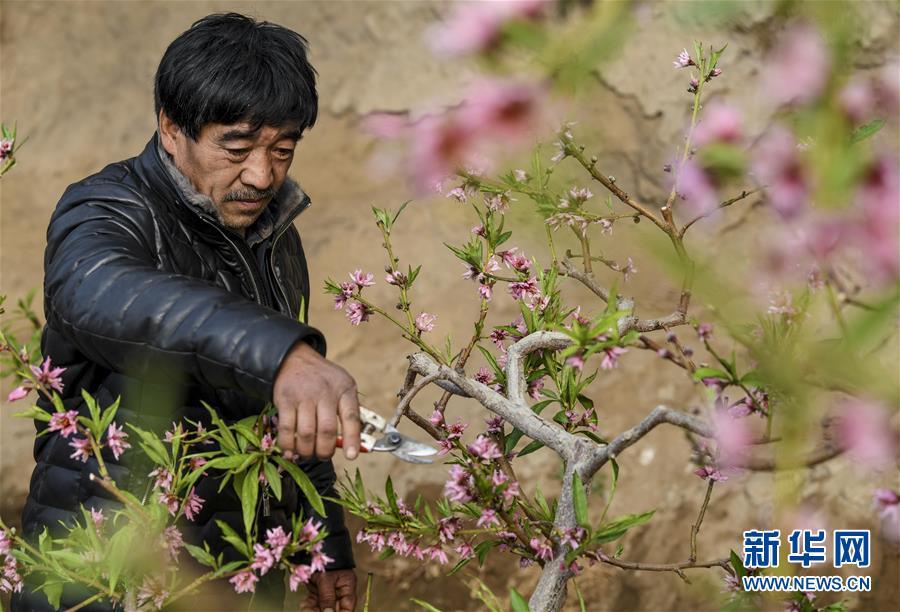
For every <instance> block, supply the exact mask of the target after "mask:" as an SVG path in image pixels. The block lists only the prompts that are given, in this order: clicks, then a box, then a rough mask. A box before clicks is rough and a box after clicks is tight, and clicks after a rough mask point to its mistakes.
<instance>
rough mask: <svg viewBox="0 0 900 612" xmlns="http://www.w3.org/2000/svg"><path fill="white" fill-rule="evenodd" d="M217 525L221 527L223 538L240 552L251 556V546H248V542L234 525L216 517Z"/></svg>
mask: <svg viewBox="0 0 900 612" xmlns="http://www.w3.org/2000/svg"><path fill="white" fill-rule="evenodd" d="M216 525H218V526H219V529H220V530H221V532H222V539H223V540H225V541H226V542H228V543H229V544H231V545H232V546H234V547H235V549H237V551H238V552H239V553H241V554H242V555H244V556H245V557H247V558H248V559H249V558H251V557H252V556H253V555H251V554H250V547H249V546H247V543H246V542H245V541H244V539H243V538H241V537H240V536H239V535H238V534H237V532H236V531H235V530H234V529H232V527H231V526H230V525H229V524H228V523H226V522H225V521H222V520H219V519H216Z"/></svg>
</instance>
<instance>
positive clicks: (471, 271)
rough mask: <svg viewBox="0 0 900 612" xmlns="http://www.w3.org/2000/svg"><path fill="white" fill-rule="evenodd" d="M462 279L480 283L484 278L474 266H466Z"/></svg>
mask: <svg viewBox="0 0 900 612" xmlns="http://www.w3.org/2000/svg"><path fill="white" fill-rule="evenodd" d="M462 277H463V278H464V279H466V280H472V279H473V278H474V279H475V280H478V281H481V280H482V279H483V278H484V275H483V274H482V273H481V270H479V269H478V268H476V267H475V266H470V265H468V264H466V271H465V272H463V275H462Z"/></svg>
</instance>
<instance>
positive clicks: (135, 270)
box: [13, 14, 360, 611]
mask: <svg viewBox="0 0 900 612" xmlns="http://www.w3.org/2000/svg"><path fill="white" fill-rule="evenodd" d="M155 103H156V113H157V117H158V125H159V130H158V132H157V134H155V135H154V136H153V138H152V139H151V140H150V142H149V143H148V144H147V146H146V148H145V149H144V151H143V153H141V154H140V155H139V156H137V157H136V158H132V159H128V160H125V161H122V162H119V163H116V164H112V165H110V166H108V167H106V168H105V169H103V170H102V171H101V172H99V173H98V174H95V175H93V176H91V177H89V178H86V179H84V180H82V181H80V182H78V183H76V184H74V185H72V186H70V187H69V189H68V190H67V191H66V193H65V194H64V195H63V197H62V199H61V200H60V202H59V204H58V205H57V208H56V210H55V212H54V214H53V216H52V218H51V220H50V226H49V229H48V232H47V249H46V253H45V281H44V304H45V312H46V316H47V324H46V327H45V329H44V333H43V338H42V346H41V349H42V354H43V355H44V356H49V357H50V358H51V359H52V360H53V365H54V366H61V367H65V368H66V370H65V373H64V375H63V383H64V392H63V400H64V403H65V406H66V409H67V410H70V409H76V410H79V411H82V412H84V411H86V408H85V406H84V404H83V401H82V400H81V390H82V389H85V390H87V391H88V392H90V393H91V394H92V395H93V396H94V397H95V398H96V399H97V400H98V401H99V403H100V405H101V406H106V405H109V404H110V403H112V401H114V400H115V398H116V397H118V396H120V395H121V397H122V401H121V408H120V410H119V412H118V416H117V420H118V421H119V422H120V423H122V424H124V423H132V424H134V425H137V426H139V427H144V428H148V429H152V430H155V431H158V432H161V431H162V430H164V429H165V428H166V427H167V426H169V423H170V422H171V421H173V420H174V421H182V420H183V419H190V420H193V421H201V422H207V423H208V415H207V414H206V411H205V409H203V408H202V407H201V402H206V403H208V404H209V405H211V406H213V407H215V408H216V409H217V410H218V411H219V413H220V415H221V416H222V418H223V419H225V420H226V422H228V421H236V420H238V419H241V418H244V417H246V416H248V415H255V414H260V413H261V412H262V410H263V409H264V407H265V405H266V402H268V401H272V402H273V403H274V404H275V406H276V407H277V409H278V417H279V420H278V445H279V446H280V448H281V449H283V450H284V451H285V456H286V457H288V458H295V457H298V458H300V459H303V461H302V462H301V463H300V465H301V467H302V468H303V469H304V470H305V471H306V472H307V473H308V474H309V476H310V478H311V479H312V480H313V482H314V484H315V485H316V486H317V488H318V489H319V491H320V492H321V493H322V494H323V495H332V496H333V495H334V494H335V493H334V490H333V483H334V478H335V476H334V468H333V466H332V464H331V461H330V457H331V456H332V455H333V453H334V449H335V440H336V432H337V431H338V425H340V429H341V430H342V434H343V437H344V445H343V448H344V452H345V455H346V456H347V458H349V459H353V458H355V456H356V454H357V452H358V448H359V427H360V424H359V416H358V414H359V406H358V399H357V393H356V384H355V382H354V380H353V378H352V377H351V376H350V375H349V374H348V373H347V372H346V371H345V370H344V369H342V368H341V367H340V366H338V365H336V364H334V363H332V362H330V361H327V360H326V359H325V358H324V354H325V339H324V338H323V336H322V334H321V333H320V332H319V331H318V330H316V329H314V328H312V327H310V326H308V325H305V324H304V323H301V322H298V319H299V320H301V321H305V320H306V315H307V311H308V304H309V291H310V288H309V278H308V272H307V267H306V261H305V258H304V255H303V248H302V245H301V242H300V236H299V234H298V232H297V230H296V229H295V228H294V226H293V220H294V219H295V217H296V216H297V215H298V214H300V213H301V212H302V211H303V210H304V209H305V208H306V207H307V206H308V205H309V198H308V197H307V196H306V195H305V194H304V193H303V191H302V190H301V189H300V187H299V186H298V185H297V183H295V182H294V181H292V180H291V179H289V178H288V177H287V172H288V169H289V168H290V166H291V162H292V159H293V155H294V149H295V147H296V145H297V143H298V141H299V140H300V138H301V136H302V134H303V132H304V130H306V129H308V128H310V127H312V126H313V125H314V123H315V120H316V114H317V104H318V97H317V93H316V88H315V70H314V69H313V68H312V66H310V64H309V62H308V60H307V45H306V40H305V39H304V38H303V37H302V36H300V35H299V34H297V33H295V32H292V31H290V30H287V29H285V28H283V27H281V26H277V25H274V24H270V23H266V22H256V21H254V20H252V19H250V18H247V17H244V16H241V15H237V14H227V15H211V16H209V17H206V18H204V19H201V20H199V21H197V22H196V23H194V25H193V26H192V27H191V28H190V29H189V30H188V31H186V32H184V33H183V34H182V35H181V36H179V37H178V38H177V39H176V40H175V41H174V42H173V43H172V44H171V45H170V46H169V48H168V49H167V50H166V52H165V54H164V56H163V58H162V61H161V62H160V65H159V68H158V70H157V73H156V80H155ZM39 403H42V405H43V406H44V407H45V408H48V409H52V408H51V407H50V405H49V403H48V402H46V401H45V400H43V399H41V401H40V402H39ZM36 425H37V427H38V429H39V430H43V428H44V426H45V424H43V423H36ZM135 454H136V452H135V451H131V452H130V453H126V455H123V457H122V461H116V460H115V458H114V457H113V456H112V455H110V456H108V457H107V456H106V454H105V453H104V459H105V462H106V465H107V466H108V468H109V470H110V473H111V475H112V476H113V478H115V480H116V481H117V483H119V485H120V486H124V487H127V488H129V489H131V490H135V491H138V490H144V491H145V490H146V488H145V483H146V476H147V469H146V466H140V465H131V464H128V463H125V460H126V456H128V455H131V456H134V455H135ZM34 455H35V460H36V462H37V466H36V468H35V470H34V474H33V476H32V479H31V488H30V492H29V496H28V500H27V502H26V506H25V510H24V513H23V521H22V522H23V528H24V530H25V533H26V534H28V535H30V536H35V535H36V534H38V533H40V531H41V530H43V529H44V527H47V528H49V529H50V530H51V531H53V532H56V531H58V530H59V522H60V521H63V522H67V523H71V522H72V521H74V520H75V519H76V517H77V516H78V514H77V512H78V508H79V506H82V505H83V506H85V507H88V508H91V507H94V508H98V509H99V508H103V507H109V506H110V504H112V502H111V501H110V496H109V495H108V494H107V493H106V492H105V491H104V490H103V489H102V488H100V487H99V486H97V484H96V483H94V482H91V480H90V479H89V475H90V474H91V473H94V474H96V473H97V471H98V470H97V462H96V459H95V458H93V457H91V458H90V459H89V460H87V461H86V462H82V461H79V458H78V457H75V456H73V453H72V449H71V448H70V446H69V444H68V440H66V439H64V438H62V437H61V436H60V435H59V432H53V433H49V434H48V435H43V436H41V437H38V438H37V439H36V441H35V448H34ZM218 484H219V481H218V479H216V478H214V477H207V478H204V479H201V481H199V482H198V485H197V494H198V495H199V497H201V498H202V499H203V500H204V504H203V509H202V510H201V512H200V514H199V515H198V516H197V517H196V520H195V522H194V523H192V524H190V525H188V526H187V527H188V528H189V531H188V532H187V533H186V539H188V540H194V541H195V542H200V541H202V540H206V541H207V542H209V544H210V546H211V548H212V550H213V552H214V554H217V553H218V551H221V550H223V549H225V546H224V543H223V542H222V541H221V539H220V538H219V531H218V527H217V526H216V524H215V520H216V519H222V520H226V521H227V522H229V523H231V524H233V525H235V526H236V527H238V528H240V500H239V499H237V497H236V496H235V494H234V492H233V490H232V488H231V487H230V486H227V487H225V488H224V489H223V490H222V492H221V493H220V492H219V491H218V488H219V487H218ZM284 487H285V490H284V493H283V496H282V500H281V502H280V503H276V501H275V500H274V499H273V500H272V502H271V508H270V509H268V511H267V512H266V513H265V514H267V515H268V516H263V517H260V518H259V520H260V525H264V526H267V527H271V526H274V525H278V524H281V525H285V526H286V527H289V517H290V515H291V514H292V513H296V512H297V511H299V510H301V509H302V510H303V511H304V515H305V516H309V515H310V512H311V509H310V508H309V505H308V503H305V500H303V499H302V495H300V494H299V492H298V489H297V488H296V486H294V485H293V482H292V481H290V479H285V481H284ZM326 510H327V512H326V514H327V516H326V517H321V518H322V519H323V520H324V522H325V527H326V529H327V530H328V532H329V533H330V535H329V537H328V538H327V539H326V541H325V547H324V552H325V553H326V554H327V555H328V556H329V557H332V558H333V559H334V560H333V561H332V562H331V563H330V565H329V566H327V570H328V571H327V572H325V573H324V574H323V573H319V574H317V575H314V576H315V577H314V579H313V581H312V583H311V584H310V585H309V586H310V588H309V591H310V597H309V599H308V601H307V603H308V604H309V605H310V606H311V607H312V608H313V609H319V610H335V611H336V610H352V609H353V608H354V607H355V601H356V597H355V588H356V578H355V575H354V572H353V567H354V564H353V556H352V551H351V548H350V540H349V537H348V533H347V530H346V528H345V527H344V524H343V516H342V512H341V509H340V507H339V506H337V505H335V504H333V503H326ZM233 552H234V551H233V550H232V551H231V553H233ZM273 575H274V573H273ZM266 582H267V583H268V584H267V585H266V586H267V589H265V588H263V587H264V583H266ZM227 588H229V585H227V584H223V585H220V586H219V588H218V590H219V591H221V590H223V589H227ZM262 591H267V592H262ZM81 595H83V593H81V594H79V593H75V592H74V591H68V590H67V591H66V592H64V596H63V602H62V604H63V606H64V607H68V606H71V605H74V604H75V603H78V602H79V601H81V599H83V598H84V597H82V596H81ZM283 597H284V585H283V582H281V581H279V580H277V579H270V578H268V577H266V579H265V580H262V581H260V583H259V585H257V593H256V594H255V601H257V602H259V601H263V602H264V605H266V606H271V607H268V608H262V609H272V607H276V608H277V609H280V607H278V603H280V600H282V599H283ZM67 598H68V599H67ZM273 602H275V603H273ZM198 603H199V604H200V605H199V606H198V605H194V609H204V608H203V607H202V603H203V602H202V601H201V602H198ZM243 606H244V607H246V600H245V601H244V603H243ZM13 609H14V610H44V609H49V606H48V604H47V600H46V598H45V597H44V596H43V595H42V594H40V593H36V594H32V593H28V589H27V588H26V592H25V593H23V594H22V595H21V596H17V597H16V599H15V600H14V603H13ZM92 609H109V603H108V602H106V603H105V604H104V603H103V602H102V601H101V602H100V603H99V604H95V605H94V606H93V607H88V608H85V610H92ZM219 609H221V608H219Z"/></svg>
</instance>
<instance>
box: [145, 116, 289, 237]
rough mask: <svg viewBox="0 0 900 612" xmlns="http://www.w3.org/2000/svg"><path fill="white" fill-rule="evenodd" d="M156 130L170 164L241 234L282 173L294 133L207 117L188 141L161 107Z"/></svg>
mask: <svg viewBox="0 0 900 612" xmlns="http://www.w3.org/2000/svg"><path fill="white" fill-rule="evenodd" d="M160 136H161V138H162V141H163V146H164V147H165V149H166V151H167V152H168V153H169V155H171V156H172V158H173V160H174V161H175V166H176V167H177V168H178V169H179V170H180V171H181V173H182V174H184V175H185V177H187V178H188V180H190V181H191V183H192V184H193V186H194V188H195V189H196V190H197V191H198V192H199V193H201V194H203V195H206V196H208V197H209V198H210V199H211V200H212V202H213V204H214V205H215V207H216V210H217V211H218V213H219V214H218V216H219V219H220V221H221V222H222V223H223V225H225V226H226V227H229V228H231V229H233V230H235V231H237V232H238V233H239V234H240V235H241V236H244V235H245V232H246V229H247V228H248V227H250V226H251V225H252V224H253V222H254V221H256V219H257V218H258V217H259V216H260V215H261V214H262V212H263V210H265V208H266V206H268V204H269V202H271V201H272V198H273V197H274V196H275V194H276V193H277V192H278V190H279V189H280V188H281V186H282V184H283V183H284V181H285V179H286V178H287V172H288V169H289V168H290V167H291V161H293V158H294V148H295V147H296V145H297V141H298V139H299V137H300V134H299V131H298V130H297V129H295V128H293V127H282V128H275V127H271V126H263V127H261V128H259V129H258V130H256V131H252V130H251V129H250V126H249V125H248V124H244V123H237V124H233V125H223V124H220V123H210V124H207V125H205V126H203V129H202V130H201V131H200V135H199V136H198V138H197V140H196V141H194V140H192V139H191V138H189V137H188V136H186V135H185V134H184V132H182V131H181V130H180V129H178V128H177V126H175V125H174V124H173V123H172V122H171V121H169V120H168V118H166V117H165V114H164V113H163V114H161V117H160Z"/></svg>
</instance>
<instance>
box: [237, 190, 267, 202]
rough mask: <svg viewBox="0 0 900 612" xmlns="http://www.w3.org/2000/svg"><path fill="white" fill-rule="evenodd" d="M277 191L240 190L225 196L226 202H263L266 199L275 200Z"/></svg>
mask: <svg viewBox="0 0 900 612" xmlns="http://www.w3.org/2000/svg"><path fill="white" fill-rule="evenodd" d="M274 197H275V190H274V189H263V190H262V191H260V190H258V189H240V190H238V191H232V192H230V193H227V194H225V198H224V200H225V201H226V202H234V201H240V202H248V201H254V200H262V199H265V198H274Z"/></svg>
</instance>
